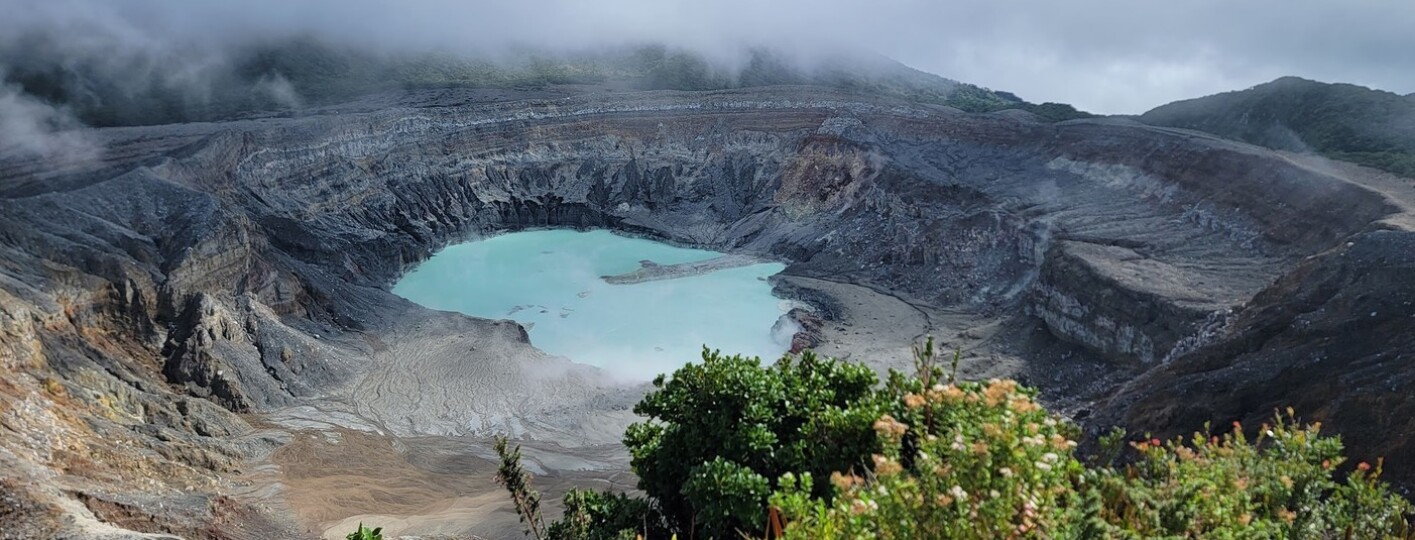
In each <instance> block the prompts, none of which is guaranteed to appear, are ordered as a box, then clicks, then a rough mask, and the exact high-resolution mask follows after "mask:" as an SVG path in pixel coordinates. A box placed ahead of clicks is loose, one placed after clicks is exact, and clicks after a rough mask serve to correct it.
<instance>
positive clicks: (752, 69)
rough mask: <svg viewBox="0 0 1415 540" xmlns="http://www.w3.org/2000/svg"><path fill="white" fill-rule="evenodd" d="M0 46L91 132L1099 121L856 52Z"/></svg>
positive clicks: (27, 81)
mask: <svg viewBox="0 0 1415 540" xmlns="http://www.w3.org/2000/svg"><path fill="white" fill-rule="evenodd" d="M42 39H46V38H36V39H35V40H28V41H26V40H18V43H20V44H21V45H19V46H15V47H11V48H10V49H8V50H0V65H4V66H7V68H8V69H7V71H6V72H4V75H5V79H6V81H5V82H7V83H11V84H17V85H19V86H20V87H21V88H22V89H23V90H24V91H25V92H26V93H28V94H31V95H33V96H37V97H39V98H41V99H43V100H44V101H46V102H49V103H53V104H56V105H64V106H67V107H68V108H69V110H72V111H74V112H75V114H76V115H77V116H79V118H80V119H82V120H84V121H85V122H87V123H89V124H90V125H98V126H112V125H134V124H162V123H174V122H187V121H196V120H211V119H220V118H228V117H232V116H239V115H243V114H249V113H252V112H259V111H275V110H283V109H292V108H299V107H301V106H309V105H321V104H329V103H335V102H338V101H341V100H347V99H350V98H352V97H356V96H358V95H363V94H367V93H371V92H378V91H385V90H392V89H399V88H420V87H445V86H470V87H493V88H513V87H535V86H544V85H550V84H571V83H601V82H611V81H612V82H617V83H622V84H624V85H626V86H628V87H631V88H639V89H650V90H659V89H670V90H719V89H728V88H740V87H750V86H766V85H778V84H818V85H825V86H831V87H836V88H845V89H854V90H860V91H863V92H869V93H871V94H876V95H880V94H882V95H889V96H895V97H899V98H903V99H908V100H913V101H919V102H926V103H935V104H941V105H949V106H953V107H957V108H959V109H963V110H965V111H970V112H991V111H997V110H1003V109H1023V110H1028V111H1031V112H1033V113H1035V114H1037V115H1038V116H1040V117H1042V118H1044V119H1047V120H1053V121H1055V120H1065V119H1071V118H1080V117H1086V116H1090V115H1089V114H1086V113H1082V112H1079V111H1077V110H1076V109H1074V108H1072V107H1071V106H1069V105H1063V104H1056V103H1045V104H1033V103H1028V102H1026V101H1023V100H1021V99H1020V98H1018V97H1017V96H1015V95H1012V94H1010V93H1007V92H998V91H993V90H989V89H986V88H982V87H978V86H974V85H970V84H964V83H960V82H957V81H952V80H949V79H945V78H943V77H939V76H937V75H932V74H929V73H925V72H922V71H919V70H916V69H912V68H909V67H907V66H905V65H903V64H900V63H898V62H895V61H893V60H890V59H888V58H884V57H878V56H855V57H850V58H839V59H836V60H832V61H830V62H822V63H820V64H819V65H818V66H816V67H811V68H802V67H798V66H796V65H794V64H793V63H791V62H788V61H786V60H784V59H782V58H781V57H780V56H779V55H776V54H773V53H772V52H770V51H766V50H756V51H753V52H752V53H751V54H750V58H749V60H748V61H747V62H746V63H745V65H743V66H740V67H738V68H735V69H724V68H721V67H716V66H714V65H713V64H712V63H710V62H709V61H708V60H707V59H705V58H703V57H702V56H699V55H696V54H692V53H689V52H685V51H681V50H675V49H671V48H667V47H663V46H644V47H637V48H625V49H620V50H616V51H611V52H597V53H584V54H571V55H546V54H540V53H531V52H526V53H521V54H518V55H514V57H513V58H510V59H502V60H500V61H497V62H491V61H487V60H484V59H475V58H468V57H462V56H454V55H449V54H417V55H409V54H401V55H398V54H374V53H369V52H365V51H361V50H354V49H350V48H345V47H336V46H331V45H328V44H325V43H322V42H318V41H315V40H312V39H291V40H286V41H283V42H280V43H278V44H270V45H264V46H259V47H248V48H245V49H241V50H238V51H234V52H232V53H230V54H229V55H228V57H227V58H225V59H224V63H223V64H222V65H220V66H217V67H214V68H213V67H210V66H203V69H202V71H200V72H198V73H195V74H192V75H187V74H183V75H182V76H181V77H173V76H171V74H170V73H168V71H172V69H169V68H168V67H164V66H166V65H167V64H169V63H171V62H168V59H163V58H151V57H136V58H118V59H115V58H110V57H87V58H86V57H80V58H65V59H63V61H55V60H56V59H54V58H51V57H49V56H47V55H48V51H53V50H62V49H59V48H56V47H52V46H50V44H47V43H45V42H43V41H42Z"/></svg>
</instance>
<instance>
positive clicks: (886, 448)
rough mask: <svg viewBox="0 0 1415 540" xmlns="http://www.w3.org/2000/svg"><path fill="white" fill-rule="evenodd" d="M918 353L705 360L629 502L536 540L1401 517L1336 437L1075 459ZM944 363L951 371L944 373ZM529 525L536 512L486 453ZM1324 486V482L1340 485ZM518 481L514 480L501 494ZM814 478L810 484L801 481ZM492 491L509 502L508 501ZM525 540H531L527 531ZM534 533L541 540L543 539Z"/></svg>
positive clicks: (656, 394) (653, 439) (507, 461)
mask: <svg viewBox="0 0 1415 540" xmlns="http://www.w3.org/2000/svg"><path fill="white" fill-rule="evenodd" d="M936 360H937V359H936V358H935V357H934V352H933V348H932V344H931V343H930V344H929V345H928V346H926V347H924V348H923V349H922V350H919V351H917V352H916V366H915V368H916V369H915V374H914V375H913V376H905V375H903V374H900V373H897V372H891V373H890V376H889V378H888V380H887V381H886V382H885V384H884V385H882V386H881V385H878V384H877V379H876V377H875V376H874V374H873V372H872V371H870V370H869V369H868V368H866V367H865V366H863V365H860V364H853V363H845V362H838V361H835V360H829V359H821V358H817V357H815V356H814V355H810V354H803V355H802V356H800V357H799V358H793V357H787V358H784V359H782V360H781V361H779V362H777V363H776V364H774V365H772V366H765V367H764V366H762V365H761V363H760V361H758V360H756V359H745V358H741V357H737V356H730V357H729V356H722V355H719V354H717V353H715V352H707V351H705V352H704V355H703V362H702V363H700V364H692V365H688V366H685V367H683V368H682V369H680V370H678V371H677V372H676V373H674V375H673V377H672V378H665V377H659V378H658V379H657V380H655V381H654V387H655V390H654V391H652V392H650V393H649V394H648V395H647V396H645V398H644V400H643V401H642V402H640V403H639V405H638V406H637V407H635V411H636V412H637V413H639V414H642V415H645V416H647V417H648V420H647V421H645V422H642V423H638V424H635V425H634V426H631V427H630V429H629V431H628V433H627V434H626V436H625V444H626V445H627V446H628V447H629V450H630V452H631V454H632V463H633V466H634V470H635V472H636V473H637V474H638V475H639V480H640V481H639V487H640V488H641V489H643V491H644V492H645V494H646V497H645V498H637V497H629V496H626V495H622V494H612V493H609V492H587V491H572V492H571V493H569V494H567V495H566V497H565V506H566V509H567V511H566V515H565V517H564V518H562V520H561V521H559V522H556V523H554V524H552V525H551V526H550V527H549V528H548V529H545V528H543V527H541V528H538V527H537V526H535V525H532V526H531V527H530V533H529V534H534V535H535V536H536V537H537V538H547V539H556V540H582V539H583V540H609V539H621V538H636V537H640V536H641V537H643V538H647V539H659V538H671V537H673V536H674V535H679V536H682V537H693V538H742V537H747V538H752V537H763V536H766V537H770V538H783V537H784V538H792V539H825V538H849V539H856V538H859V539H880V540H886V539H900V540H903V539H913V538H958V539H1002V538H1007V539H1022V538H1038V539H1040V538H1045V539H1076V540H1089V539H1110V538H1114V539H1142V538H1144V539H1148V538H1174V539H1191V538H1204V539H1208V538H1223V539H1269V538H1271V539H1279V538H1282V539H1323V540H1325V539H1343V540H1345V539H1361V540H1366V539H1397V538H1411V537H1412V536H1411V535H1412V531H1411V528H1410V524H1409V517H1410V516H1411V514H1412V511H1415V508H1412V506H1411V504H1410V503H1409V502H1408V501H1406V500H1405V499H1403V498H1401V497H1400V496H1398V495H1396V494H1394V493H1393V492H1392V491H1391V490H1390V489H1389V487H1387V486H1386V485H1385V484H1383V483H1382V482H1381V481H1380V479H1379V478H1380V469H1381V467H1380V464H1379V463H1378V464H1377V465H1376V466H1374V467H1372V466H1370V465H1368V464H1365V463H1362V464H1359V465H1357V466H1356V467H1354V468H1350V467H1343V466H1342V465H1343V459H1344V458H1342V454H1341V452H1342V446H1341V442H1340V440H1339V439H1336V438H1332V437H1322V436H1320V434H1319V431H1320V426H1319V425H1316V424H1313V425H1301V424H1299V423H1297V422H1296V421H1295V420H1294V418H1293V413H1292V411H1288V412H1287V413H1286V414H1285V415H1278V416H1276V417H1275V420H1274V422H1273V423H1272V424H1271V425H1265V426H1262V428H1261V429H1260V430H1258V431H1259V434H1258V436H1257V437H1256V438H1254V439H1252V440H1249V439H1248V438H1246V437H1245V436H1244V434H1243V430H1242V429H1241V427H1240V426H1236V425H1235V427H1234V429H1233V431H1232V432H1230V433H1227V434H1223V435H1212V434H1209V433H1207V432H1205V433H1201V434H1196V435H1194V437H1192V438H1191V439H1189V440H1187V441H1184V440H1179V439H1176V440H1171V441H1160V440H1156V439H1150V440H1145V441H1142V442H1133V443H1129V444H1128V445H1127V444H1125V442H1124V439H1123V433H1122V432H1113V433H1112V434H1111V435H1110V436H1107V437H1103V438H1102V440H1101V441H1100V444H1099V446H1100V447H1101V448H1102V451H1101V452H1099V453H1098V454H1099V455H1100V456H1101V457H1099V458H1095V459H1096V461H1095V462H1093V463H1091V464H1089V465H1088V464H1087V463H1086V462H1083V461H1082V460H1081V459H1080V458H1078V457H1077V456H1076V453H1075V448H1076V446H1077V439H1078V438H1079V437H1080V435H1081V432H1080V430H1079V429H1078V428H1077V427H1076V426H1074V425H1073V424H1071V423H1069V422H1067V421H1066V420H1064V419H1062V418H1060V417H1058V416H1056V415H1054V414H1052V413H1049V412H1047V411H1046V410H1045V409H1043V408H1042V407H1041V406H1040V405H1039V404H1038V403H1037V401H1036V392H1035V390H1032V389H1029V388H1025V387H1022V386H1020V385H1018V384H1017V383H1016V382H1014V381H1009V380H991V381H986V382H957V381H955V380H954V378H953V376H952V375H946V374H945V371H944V370H943V369H942V368H941V367H940V366H938V365H936ZM956 366H957V357H956V356H955V357H954V368H955V370H956ZM497 449H498V451H499V452H501V455H502V458H503V471H506V472H504V473H503V475H504V476H507V477H512V478H516V477H519V478H523V479H524V481H523V482H521V483H520V484H516V485H519V486H521V487H520V489H519V491H517V490H513V491H512V495H513V500H516V501H517V510H518V511H521V512H523V517H524V516H526V515H527V513H526V512H530V515H531V518H530V519H527V522H528V523H534V524H538V523H540V518H539V514H538V512H539V510H538V506H537V505H528V504H525V503H524V501H538V500H539V499H538V496H537V495H535V494H534V492H533V491H531V492H530V493H529V494H528V493H526V490H529V476H528V475H525V473H524V471H522V470H521V469H520V466H519V459H520V456H519V452H518V450H519V449H517V450H509V449H507V447H506V445H505V443H504V441H502V442H499V443H498V447H497ZM1339 471H1340V472H1339ZM518 475H519V476H518ZM825 478H829V481H818V479H825ZM508 489H510V484H508ZM542 531H544V532H542ZM542 535H544V536H542Z"/></svg>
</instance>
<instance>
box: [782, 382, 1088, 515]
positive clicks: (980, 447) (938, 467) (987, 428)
mask: <svg viewBox="0 0 1415 540" xmlns="http://www.w3.org/2000/svg"><path fill="white" fill-rule="evenodd" d="M901 403H902V404H903V407H901V414H900V416H899V417H898V418H896V417H895V416H893V415H885V416H883V417H881V418H880V419H879V420H878V421H876V422H875V423H874V428H875V431H876V432H877V433H878V434H879V438H880V441H881V443H882V446H883V448H884V451H883V452H881V453H880V454H876V455H874V456H873V458H872V462H873V470H872V471H870V472H868V473H865V474H861V475H857V474H854V473H836V474H833V475H832V476H831V484H832V485H833V486H834V487H835V488H836V493H837V494H838V496H837V497H836V498H835V500H834V501H833V502H830V503H827V502H825V501H823V500H821V499H815V498H811V497H810V496H809V494H808V488H809V486H811V485H812V484H813V482H814V479H813V478H812V477H810V476H808V475H800V476H799V477H797V476H793V477H791V478H789V479H787V480H785V481H783V482H782V484H783V485H784V486H785V488H784V489H783V490H782V491H780V492H778V493H777V494H776V495H775V496H774V497H773V498H772V503H773V504H775V505H777V506H779V507H780V508H781V509H782V510H783V512H784V514H785V515H786V517H787V520H788V522H789V525H788V527H787V528H786V533H787V534H786V537H787V538H801V539H817V538H880V539H910V538H1057V537H1059V536H1062V535H1064V534H1065V533H1068V532H1071V531H1073V530H1074V525H1075V524H1074V523H1072V521H1074V520H1069V519H1068V518H1069V515H1071V514H1078V513H1077V512H1076V511H1075V510H1076V509H1077V508H1078V507H1079V506H1080V500H1079V498H1078V497H1077V495H1076V491H1075V489H1074V485H1075V482H1076V480H1077V479H1079V478H1081V476H1082V473H1083V472H1084V467H1083V466H1082V465H1081V463H1080V462H1079V461H1077V460H1076V458H1075V457H1074V456H1073V453H1072V450H1073V449H1074V448H1075V447H1076V442H1075V441H1074V440H1073V438H1072V437H1074V435H1075V430H1074V429H1073V428H1072V427H1071V426H1070V425H1068V424H1066V423H1064V422H1061V421H1059V420H1058V419H1056V418H1055V417H1053V416H1052V415H1051V414H1049V413H1047V412H1046V411H1045V410H1043V409H1042V408H1041V407H1040V406H1038V405H1037V404H1036V402H1035V401H1033V399H1032V394H1031V391H1029V390H1026V389H1023V388H1021V387H1019V386H1018V385H1017V383H1015V382H1013V381H1007V380H994V381H990V382H987V383H962V384H935V385H933V386H932V387H930V388H928V389H922V390H921V391H920V392H917V393H915V392H909V393H906V394H904V396H903V398H902V401H901ZM1078 515H1079V514H1078Z"/></svg>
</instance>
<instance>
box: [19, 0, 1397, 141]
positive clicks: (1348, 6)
mask: <svg viewBox="0 0 1415 540" xmlns="http://www.w3.org/2000/svg"><path fill="white" fill-rule="evenodd" d="M0 10H3V12H4V13H6V14H7V15H6V17H4V18H3V21H0V48H3V47H7V46H12V45H13V43H12V42H13V41H14V39H16V38H15V36H21V35H24V34H26V33H33V32H36V31H40V32H53V33H56V34H57V35H59V36H60V37H61V39H59V40H58V43H60V44H61V45H60V47H58V48H59V50H56V51H53V52H54V53H55V54H59V55H64V54H83V53H84V52H85V51H89V52H92V51H103V52H104V53H105V54H114V55H117V56H121V55H123V54H135V53H142V52H154V51H183V52H184V56H182V57H183V58H187V59H189V60H190V62H191V63H190V64H177V65H174V66H171V68H172V69H173V70H174V72H173V73H166V74H163V76H164V77H170V78H174V79H175V78H180V77H183V76H191V77H197V76H199V71H200V68H201V67H202V66H201V63H202V62H211V61H212V60H211V58H217V57H219V55H220V53H221V51H222V50H224V49H228V48H230V47H233V46H239V45H243V44H249V43H252V42H259V41H260V40H268V39H276V38H280V37H286V36H294V35H302V34H308V35H313V36H316V37H320V38H325V39H329V40H331V41H334V42H339V43H345V44H351V45H355V46H361V47H368V48H371V49H374V50H382V49H390V50H414V49H421V50H427V49H440V50H447V51H455V52H464V53H471V54H487V53H494V52H495V51H497V50H504V49H506V48H507V47H510V46H524V45H531V46H537V47H544V48H548V49H552V50H575V49H580V48H586V47H595V46H613V45H622V44H625V43H629V42H665V43H668V44H671V45H677V46H682V47H685V48H689V49H693V50H697V51H699V52H703V53H705V54H708V55H709V56H710V57H715V58H718V59H719V60H721V61H725V62H731V61H733V60H734V59H736V58H740V57H741V49H742V46H743V44H754V45H764V46H767V47H771V48H775V49H778V50H785V51H787V52H788V53H794V54H797V55H801V56H810V55H811V54H812V53H813V52H817V51H820V50H823V49H827V48H837V47H838V48H846V49H853V50H867V51H873V52H877V53H879V54H882V55H885V56H888V57H891V58H894V59H896V60H899V61H901V62H903V63H905V64H907V65H909V66H912V67H915V68H918V69H921V70H923V71H927V72H930V73H935V74H938V75H941V76H943V77H947V78H950V79H955V80H960V81H963V82H968V83H973V84H977V85H980V86H985V87H989V88H993V89H996V90H1005V91H1009V92H1013V93H1015V94H1017V95H1019V96H1021V97H1022V98H1024V99H1027V100H1029V101H1033V102H1044V101H1054V102H1062V103H1069V104H1072V105H1074V106H1076V107H1077V108H1080V109H1082V110H1087V111H1091V112H1096V113H1102V114H1138V113H1141V112H1144V111H1146V110H1148V109H1150V108H1153V107H1156V106H1159V105H1162V104H1164V103H1168V102H1172V101H1175V100H1180V99H1188V98H1194V97H1199V96H1204V95H1209V94H1213V93H1217V92H1222V91H1228V90H1237V89H1242V88H1247V87H1251V86H1253V85H1255V84H1259V83H1262V82H1266V81H1269V80H1272V79H1275V78H1278V77H1280V76H1285V75H1295V76H1300V77H1305V78H1310V79H1316V80H1321V81H1326V82H1349V83H1354V84H1360V85H1364V86H1370V87H1374V88H1379V89H1384V90H1389V91H1393V92H1396V93H1400V94H1408V93H1411V92H1412V91H1415V54H1411V53H1410V51H1415V2H1408V1H1398V0H1343V1H1337V0H1322V1H1318V0H1247V1H1241V2H1232V1H1231V0H1229V1H1220V0H1188V1H1185V2H1157V1H1146V0H1130V1H1115V0H1068V1H1066V2H1055V1H1053V0H1012V1H1006V0H968V1H959V2H944V1H938V0H933V1H928V0H878V1H865V0H810V1H806V0H776V1H761V0H754V1H749V0H715V1H706V0H697V1H682V0H601V1H597V2H584V1H577V0H520V1H514V2H488V1H454V0H407V1H402V2H384V1H375V0H340V1H334V0H304V1H288V0H287V1H279V0H248V1H244V2H219V1H197V0H192V1H184V2H176V1H164V0H124V1H122V2H109V1H104V0H43V1H27V0H0ZM6 36H9V37H6ZM202 51H205V52H207V53H209V56H201V54H199V53H201V52H202ZM3 71H4V66H3V65H0V73H3Z"/></svg>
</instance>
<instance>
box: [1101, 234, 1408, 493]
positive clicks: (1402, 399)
mask: <svg viewBox="0 0 1415 540" xmlns="http://www.w3.org/2000/svg"><path fill="white" fill-rule="evenodd" d="M1412 325H1415V233H1411V232H1408V231H1388V230H1381V231H1373V232H1369V233H1365V234H1361V235H1358V236H1356V237H1354V238H1353V239H1352V241H1351V242H1350V243H1348V244H1343V245H1341V246H1339V247H1337V248H1336V249H1333V250H1331V251H1329V252H1326V253H1323V254H1321V255H1319V256H1317V257H1314V258H1312V259H1309V260H1307V261H1305V262H1303V263H1302V264H1301V265H1300V266H1298V268H1297V269H1295V270H1294V271H1293V272H1292V273H1290V274H1288V275H1287V276H1284V277H1283V278H1281V279H1279V280H1278V281H1277V282H1276V283H1274V284H1273V285H1272V286H1270V287H1268V288H1267V289H1264V290H1263V291H1262V292H1261V293H1259V294H1258V295H1257V296H1256V297H1255V298H1254V299H1253V300H1252V302H1251V303H1249V305H1247V306H1245V307H1244V308H1243V309H1242V310H1240V311H1239V312H1237V313H1236V314H1234V315H1233V316H1232V317H1231V320H1229V321H1227V324H1226V325H1224V326H1223V327H1222V328H1219V329H1216V331H1215V332H1214V335H1213V336H1212V337H1211V338H1210V339H1209V340H1208V343H1206V344H1204V345H1203V346H1200V347H1198V348H1197V349H1195V350H1193V351H1192V352H1190V353H1188V354H1184V355H1180V356H1178V357H1177V358H1175V359H1174V360H1173V361H1172V362H1170V363H1169V364H1167V365H1165V366H1163V367H1160V368H1156V369H1155V370H1153V371H1151V372H1149V373H1146V374H1144V375H1143V376H1141V377H1139V378H1138V379H1136V380H1135V381H1132V382H1130V383H1128V384H1126V385H1124V386H1123V387H1122V388H1121V390H1120V391H1119V392H1118V393H1117V394H1116V396H1115V397H1113V398H1111V399H1110V400H1109V401H1108V402H1107V403H1105V404H1104V405H1103V406H1102V407H1101V408H1100V411H1101V416H1102V419H1103V420H1104V421H1105V422H1106V423H1114V424H1117V425H1124V426H1127V427H1129V428H1130V429H1132V430H1134V431H1137V432H1143V431H1147V430H1148V431H1153V432H1154V433H1156V434H1165V435H1174V434H1181V433H1182V431H1183V430H1188V429H1194V426H1201V425H1203V424H1204V423H1205V422H1210V423H1212V424H1213V425H1215V426H1227V425H1229V424H1230V423H1231V422H1234V421H1241V422H1243V423H1244V424H1245V425H1246V426H1248V428H1249V429H1256V428H1257V426H1259V425H1260V424H1261V423H1263V422H1268V421H1271V420H1272V418H1273V415H1274V414H1275V413H1276V412H1277V411H1280V410H1283V409H1285V408H1286V407H1292V408H1293V410H1294V411H1296V412H1298V414H1300V415H1301V416H1302V417H1303V418H1304V419H1306V420H1308V421H1321V422H1323V423H1324V424H1325V425H1326V426H1328V429H1330V430H1331V431H1333V432H1335V433H1339V434H1340V435H1341V437H1342V440H1343V442H1345V443H1346V444H1347V447H1348V448H1349V449H1350V450H1351V455H1352V456H1353V457H1355V458H1357V459H1362V460H1369V461H1372V462H1374V461H1375V460H1376V459H1378V458H1381V457H1385V458H1386V459H1388V460H1389V463H1390V466H1389V467H1388V468H1387V471H1388V474H1389V477H1390V478H1393V479H1395V480H1396V481H1400V482H1410V481H1411V480H1412V478H1415V469H1412V467H1410V466H1409V465H1408V464H1409V463H1412V460H1415V446H1412V445H1411V439H1410V434H1411V433H1413V432H1415V431H1412V430H1415V426H1412V424H1411V418H1412V413H1413V412H1415V403H1412V401H1411V400H1410V397H1409V396H1411V395H1412V390H1415V386H1412V385H1415V377H1412V369H1411V366H1412V362H1415V332H1412V331H1411V330H1412Z"/></svg>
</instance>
